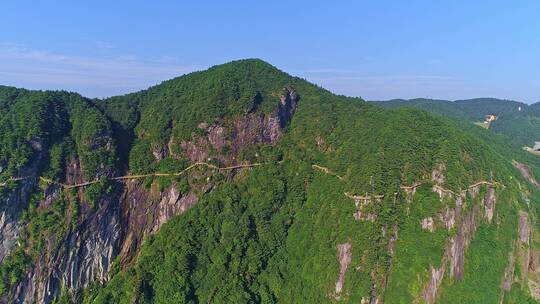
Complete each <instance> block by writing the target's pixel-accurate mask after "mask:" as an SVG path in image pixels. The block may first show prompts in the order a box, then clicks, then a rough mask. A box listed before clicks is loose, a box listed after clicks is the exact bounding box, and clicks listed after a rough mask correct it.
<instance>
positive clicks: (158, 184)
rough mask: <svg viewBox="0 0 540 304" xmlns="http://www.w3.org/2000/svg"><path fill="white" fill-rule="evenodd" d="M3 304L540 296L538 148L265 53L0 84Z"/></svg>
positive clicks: (482, 300)
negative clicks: (143, 74)
mask: <svg viewBox="0 0 540 304" xmlns="http://www.w3.org/2000/svg"><path fill="white" fill-rule="evenodd" d="M0 111H2V112H1V114H2V115H1V116H0V117H1V118H0V130H2V132H1V133H0V136H1V137H0V140H1V141H0V143H1V147H0V149H1V150H0V151H1V152H2V153H1V154H0V155H2V157H1V159H0V161H1V164H2V168H3V169H2V173H1V178H2V179H1V180H0V182H1V183H2V184H1V185H2V186H1V188H0V189H1V191H2V192H1V193H0V200H1V204H0V212H2V216H1V219H2V220H1V221H0V226H1V227H2V230H1V233H0V241H2V247H1V248H2V252H1V255H0V261H1V266H0V275H1V278H0V279H1V280H2V281H1V283H0V284H1V285H0V288H1V289H0V291H1V293H2V298H1V300H2V301H3V302H6V303H13V302H15V303H33V302H37V303H51V302H55V301H56V302H59V303H71V302H75V303H80V302H84V303H208V302H210V303H328V302H336V303H337V302H340V303H341V302H342V303H422V302H425V303H455V302H456V301H460V302H463V303H499V302H502V303H526V302H531V303H534V302H535V300H534V298H538V299H540V252H539V251H538V249H537V248H538V221H537V219H536V218H537V214H538V207H539V206H540V205H539V203H540V189H537V184H536V183H535V182H536V181H537V180H540V178H539V176H538V174H539V172H540V171H539V170H540V169H539V168H540V166H539V163H538V160H537V159H535V158H533V157H532V156H531V155H528V154H527V153H525V152H524V151H521V150H518V151H515V150H513V149H512V148H511V147H508V146H505V145H504V144H497V143H500V142H503V143H504V141H503V140H502V139H501V138H500V137H499V136H497V135H496V134H493V133H492V132H489V131H487V130H482V129H479V128H475V127H474V126H472V127H471V128H470V129H469V128H467V127H465V128H463V127H462V126H460V125H459V124H457V123H455V121H453V120H450V119H445V118H443V117H439V116H434V115H431V114H428V113H427V112H424V111H421V110H417V109H410V108H407V109H397V110H386V109H383V108H381V107H378V106H374V105H371V104H368V103H366V102H364V101H363V100H361V99H357V98H348V97H344V96H337V95H334V94H332V93H330V92H328V91H326V90H324V89H322V88H319V87H317V86H315V85H312V84H310V83H308V82H306V81H304V80H302V79H299V78H296V77H292V76H289V75H287V74H285V73H283V72H281V71H279V70H277V69H276V68H274V67H272V66H271V65H269V64H267V63H265V62H263V61H260V60H240V61H234V62H231V63H228V64H224V65H220V66H216V67H213V68H210V69H209V70H207V71H202V72H195V73H191V74H188V75H186V76H182V77H179V78H175V79H172V80H169V81H166V82H164V83H162V84H160V85H158V86H155V87H152V88H149V89H148V90H144V91H141V92H137V93H132V94H128V95H124V96H118V97H113V98H109V99H105V100H89V99H86V98H83V97H81V96H79V95H77V94H72V93H65V92H34V91H26V90H19V89H13V88H5V87H2V88H0Z"/></svg>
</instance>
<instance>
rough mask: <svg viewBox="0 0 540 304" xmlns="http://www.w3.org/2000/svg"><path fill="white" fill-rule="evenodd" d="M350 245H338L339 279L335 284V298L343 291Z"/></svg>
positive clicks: (349, 257)
mask: <svg viewBox="0 0 540 304" xmlns="http://www.w3.org/2000/svg"><path fill="white" fill-rule="evenodd" d="M351 247H352V246H351V244H350V243H343V244H338V245H337V249H338V261H339V277H338V280H337V282H336V290H335V292H336V297H337V296H338V295H339V294H340V293H341V291H342V289H343V284H345V274H346V273H347V268H348V267H349V264H350V263H351Z"/></svg>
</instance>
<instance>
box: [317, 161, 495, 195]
mask: <svg viewBox="0 0 540 304" xmlns="http://www.w3.org/2000/svg"><path fill="white" fill-rule="evenodd" d="M312 167H313V168H314V169H317V170H318V171H321V172H323V173H326V174H329V175H332V176H335V177H337V178H338V179H339V180H342V181H344V180H345V177H343V176H340V175H339V174H337V173H335V172H334V171H332V170H331V169H329V168H327V167H323V166H319V165H312ZM431 181H432V180H430V179H425V180H421V181H418V182H416V183H414V184H413V185H410V186H409V185H400V186H399V188H400V189H403V190H415V189H416V188H418V187H420V186H422V185H423V184H425V183H427V182H431ZM482 185H488V186H502V187H504V185H502V184H501V183H499V182H495V181H486V180H480V181H478V182H476V183H473V184H471V185H469V186H467V188H465V190H461V191H454V190H452V189H446V188H443V187H441V186H439V185H433V189H435V190H439V191H441V192H445V193H449V194H451V195H457V194H464V193H465V192H467V190H469V189H472V188H474V187H478V186H482ZM345 196H347V197H348V198H351V199H354V200H362V201H366V200H371V199H382V198H384V195H383V194H378V195H368V194H367V193H366V195H364V196H362V195H353V194H352V193H350V192H346V193H345Z"/></svg>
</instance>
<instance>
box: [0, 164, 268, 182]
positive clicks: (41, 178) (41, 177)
mask: <svg viewBox="0 0 540 304" xmlns="http://www.w3.org/2000/svg"><path fill="white" fill-rule="evenodd" d="M265 164H266V163H253V164H243V165H236V166H228V167H218V166H216V165H212V164H209V163H205V162H197V163H194V164H191V165H190V166H189V167H187V168H185V169H184V170H182V171H180V172H175V173H149V174H138V175H124V176H115V177H110V178H108V179H109V180H129V179H140V178H147V177H175V176H180V175H183V174H185V173H186V172H188V171H190V170H191V169H193V168H195V167H200V166H205V167H207V168H210V169H214V170H218V171H227V170H234V169H242V168H252V167H257V166H262V165H265ZM27 178H28V177H12V178H10V179H9V180H8V181H6V182H3V183H0V187H2V186H5V185H7V183H8V182H10V181H20V180H24V179H27ZM39 179H40V180H41V181H43V182H45V183H47V184H54V185H58V186H60V187H62V188H64V189H73V188H80V187H85V186H89V185H92V184H95V183H98V182H99V181H100V180H99V179H96V180H93V181H88V182H84V183H80V184H72V185H68V184H64V183H61V182H57V181H54V180H52V179H49V178H46V177H43V176H40V177H39Z"/></svg>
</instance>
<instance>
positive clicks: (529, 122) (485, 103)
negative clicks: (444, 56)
mask: <svg viewBox="0 0 540 304" xmlns="http://www.w3.org/2000/svg"><path fill="white" fill-rule="evenodd" d="M372 103H374V104H377V105H380V106H383V107H385V108H399V107H415V108H420V109H423V110H426V111H428V112H432V113H437V114H440V115H443V116H447V117H452V118H456V119H462V120H466V121H469V122H482V121H484V119H485V116H486V115H490V114H494V115H496V116H497V120H496V121H493V122H492V123H491V124H490V130H492V131H494V132H496V133H500V134H503V135H506V136H507V137H508V139H509V140H511V141H512V142H514V144H516V145H518V146H520V147H521V146H523V145H528V146H533V145H534V142H535V141H540V110H539V109H540V103H535V104H532V105H527V104H525V103H522V102H517V101H512V100H501V99H495V98H476V99H467V100H456V101H448V100H435V99H423V98H418V99H409V100H404V99H394V100H388V101H373V102H372Z"/></svg>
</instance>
